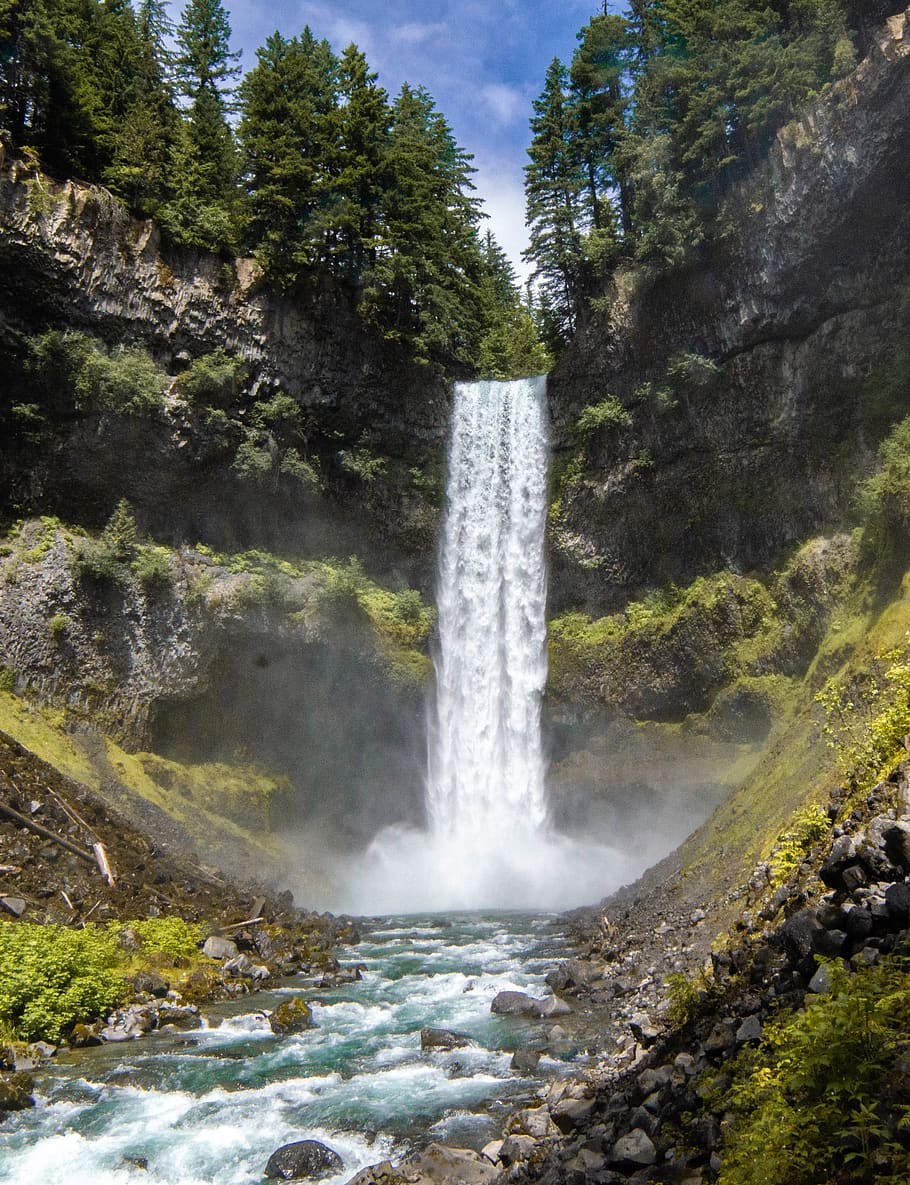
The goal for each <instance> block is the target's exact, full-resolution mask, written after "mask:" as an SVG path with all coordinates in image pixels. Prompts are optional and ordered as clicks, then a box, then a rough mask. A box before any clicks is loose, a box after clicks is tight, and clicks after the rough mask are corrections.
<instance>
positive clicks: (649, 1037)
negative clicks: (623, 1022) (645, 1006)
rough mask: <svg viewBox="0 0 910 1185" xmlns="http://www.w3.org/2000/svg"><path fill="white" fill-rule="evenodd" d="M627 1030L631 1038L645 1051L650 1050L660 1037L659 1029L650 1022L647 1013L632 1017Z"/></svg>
mask: <svg viewBox="0 0 910 1185" xmlns="http://www.w3.org/2000/svg"><path fill="white" fill-rule="evenodd" d="M629 1028H630V1029H631V1030H632V1036H633V1037H634V1038H635V1040H636V1041H637V1042H638V1043H639V1045H643V1046H644V1047H645V1049H648V1048H650V1046H652V1045H653V1044H654V1042H655V1041H656V1040H657V1038H658V1037H659V1036H660V1029H658V1028H657V1026H656V1025H655V1024H654V1023H653V1022H652V1020H651V1018H650V1016H648V1015H647V1013H641V1014H639V1015H638V1016H634V1017H633V1018H632V1019H631V1020H630V1021H629Z"/></svg>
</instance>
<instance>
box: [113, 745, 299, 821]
mask: <svg viewBox="0 0 910 1185" xmlns="http://www.w3.org/2000/svg"><path fill="white" fill-rule="evenodd" d="M136 760H137V761H138V762H139V764H140V765H141V766H142V769H143V771H144V772H145V773H146V774H147V775H148V777H149V778H150V779H151V780H152V781H153V782H154V783H155V784H156V785H158V786H160V787H161V788H162V789H163V790H166V791H167V792H168V793H169V794H176V795H179V796H180V797H181V798H182V799H185V800H186V802H187V804H196V805H198V806H200V807H202V808H203V809H204V810H206V811H209V812H211V813H212V814H214V815H217V816H218V817H219V818H221V819H228V820H231V821H232V822H234V823H236V824H237V825H238V826H240V827H244V828H250V829H253V830H256V831H259V832H263V831H264V832H269V831H277V830H280V828H281V826H282V824H283V822H284V820H285V819H286V818H287V814H288V810H289V808H290V803H291V793H292V792H291V784H290V782H289V781H288V779H287V778H285V777H282V776H280V775H275V774H270V773H268V772H266V771H265V770H263V769H261V768H259V767H258V766H252V765H227V764H226V763H224V762H211V763H207V764H201V765H186V764H182V763H180V762H176V761H170V760H168V759H166V758H164V757H160V756H158V755H156V754H154V753H137V754H136Z"/></svg>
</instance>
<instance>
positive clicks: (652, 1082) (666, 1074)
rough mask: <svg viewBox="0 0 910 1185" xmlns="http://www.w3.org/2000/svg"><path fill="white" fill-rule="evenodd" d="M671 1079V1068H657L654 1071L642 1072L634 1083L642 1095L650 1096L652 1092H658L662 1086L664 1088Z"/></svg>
mask: <svg viewBox="0 0 910 1185" xmlns="http://www.w3.org/2000/svg"><path fill="white" fill-rule="evenodd" d="M672 1077H673V1067H672V1066H659V1067H658V1068H657V1069H654V1070H642V1072H641V1073H640V1074H639V1075H638V1078H637V1080H636V1081H637V1082H638V1089H639V1090H640V1091H641V1092H642V1094H651V1093H652V1091H655V1090H660V1088H661V1087H662V1086H666V1085H667V1083H668V1082H669V1081H670V1079H671V1078H672Z"/></svg>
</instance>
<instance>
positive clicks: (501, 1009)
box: [490, 992, 540, 1016]
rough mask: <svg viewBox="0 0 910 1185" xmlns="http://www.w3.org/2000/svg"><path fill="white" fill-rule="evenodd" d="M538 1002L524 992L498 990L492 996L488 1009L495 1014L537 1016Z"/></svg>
mask: <svg viewBox="0 0 910 1185" xmlns="http://www.w3.org/2000/svg"><path fill="white" fill-rule="evenodd" d="M539 1002H540V1001H538V1000H534V999H532V998H531V996H529V995H527V994H526V993H525V992H500V993H499V994H498V995H497V996H494V997H493V1003H492V1004H491V1005H490V1011H491V1012H495V1013H496V1015H497V1016H539V1015H540V1014H539V1013H538V1011H537V1005H538V1003H539Z"/></svg>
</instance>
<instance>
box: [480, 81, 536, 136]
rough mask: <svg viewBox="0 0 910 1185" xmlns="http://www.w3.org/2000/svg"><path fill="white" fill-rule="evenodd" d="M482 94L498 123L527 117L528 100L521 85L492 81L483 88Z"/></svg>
mask: <svg viewBox="0 0 910 1185" xmlns="http://www.w3.org/2000/svg"><path fill="white" fill-rule="evenodd" d="M480 95H481V98H482V99H483V101H484V103H486V105H487V109H488V110H489V112H490V114H491V115H492V117H493V119H494V120H495V121H496V122H497V123H498V124H500V125H505V124H510V123H514V122H515V121H516V120H518V119H527V116H528V100H527V97H526V96H525V93H524V91H523V90H522V89H521V88H520V87H517V86H506V85H505V84H504V83H501V82H491V83H488V84H487V85H486V86H484V87H482V88H481V91H480Z"/></svg>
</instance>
